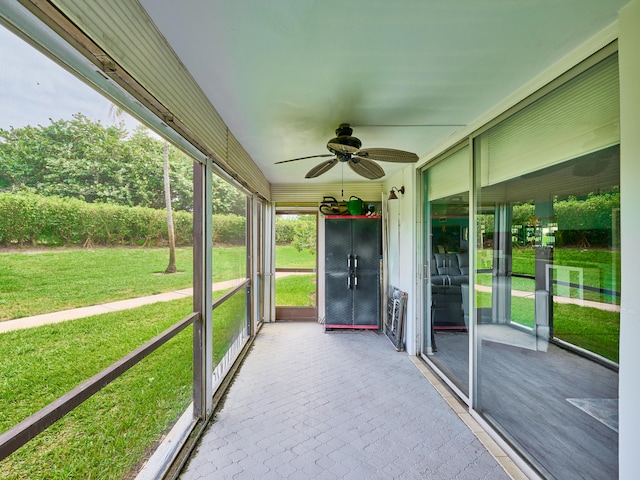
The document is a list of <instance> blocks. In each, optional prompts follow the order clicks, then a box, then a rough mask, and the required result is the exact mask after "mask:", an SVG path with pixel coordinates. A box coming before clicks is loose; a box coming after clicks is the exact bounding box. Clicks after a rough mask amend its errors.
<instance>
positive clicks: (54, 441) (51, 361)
mask: <svg viewBox="0 0 640 480" xmlns="http://www.w3.org/2000/svg"><path fill="white" fill-rule="evenodd" d="M190 312H191V300H190V299H188V298H186V299H181V300H176V301H173V302H166V303H161V304H154V305H147V306H144V307H139V308H136V309H132V310H126V311H122V312H114V313H108V314H104V315H98V316H95V317H89V318H83V319H78V320H73V321H69V322H63V323H58V324H52V325H45V326H42V327H38V328H31V329H27V330H16V331H12V332H8V333H4V334H1V335H0V358H1V359H2V362H1V363H0V379H1V380H0V430H1V431H5V430H6V429H8V428H11V427H12V426H13V425H15V424H17V423H18V422H20V421H21V420H23V419H24V418H26V417H27V416H29V415H31V414H33V413H35V412H36V411H38V410H39V409H40V408H41V407H43V406H45V405H46V404H48V403H49V402H51V401H52V400H54V399H56V398H57V397H59V396H61V395H63V394H64V393H66V392H67V391H69V390H71V389H72V388H74V387H76V386H77V385H78V384H80V383H82V382H83V381H84V380H86V379H87V378H89V377H91V376H92V375H94V374H96V373H98V372H99V371H101V370H102V369H104V368H106V367H107V366H109V365H110V364H111V363H113V362H114V361H116V360H118V359H119V358H121V357H123V356H124V355H126V354H127V353H129V352H130V351H132V350H134V349H136V348H137V347H139V346H140V345H142V344H143V343H145V342H146V341H148V340H149V339H151V338H153V337H154V336H155V335H157V334H158V333H160V332H161V331H163V330H164V329H166V328H167V327H169V326H170V325H172V324H174V323H175V322H177V321H179V320H180V319H182V318H184V316H186V315H187V314H189V313H190ZM192 336H193V335H192V329H191V328H188V329H186V330H185V331H183V332H181V333H180V334H178V335H177V336H176V337H174V338H173V339H172V340H170V341H169V342H168V343H166V344H165V345H163V346H162V347H160V349H158V350H157V351H155V352H154V353H152V354H151V355H150V356H148V357H147V358H146V359H145V360H143V361H142V362H140V363H139V364H137V365H136V366H134V367H133V368H132V369H131V370H129V371H128V372H127V373H125V374H124V375H123V376H121V377H120V378H118V379H117V380H115V381H114V382H113V383H111V384H110V385H109V386H107V387H106V388H105V389H103V390H101V391H100V392H98V393H97V394H95V395H94V396H93V397H91V398H90V399H89V400H87V401H86V402H84V403H83V404H82V405H80V406H79V407H78V408H77V409H75V410H74V411H73V412H71V413H70V414H69V415H67V416H66V417H64V418H62V419H61V420H59V421H58V422H56V423H55V424H54V425H53V426H52V427H50V428H49V429H47V430H46V431H45V432H43V433H42V434H41V435H38V436H37V437H36V438H35V439H34V440H32V441H31V442H29V443H27V444H26V445H24V446H23V447H22V448H20V449H18V450H17V451H16V452H14V453H13V454H12V455H10V456H9V457H8V458H7V459H5V460H4V461H3V462H2V463H0V478H3V479H16V480H17V479H27V478H47V479H61V480H62V479H85V478H126V477H127V475H128V474H129V472H130V470H131V469H132V468H133V467H134V466H135V465H136V464H137V463H138V462H139V461H140V460H141V459H142V458H144V456H145V452H146V451H147V450H148V449H150V448H151V447H152V446H153V444H154V442H156V441H157V440H158V439H159V438H160V437H161V436H162V434H163V433H164V432H166V430H167V429H168V428H169V427H170V426H171V425H172V423H173V422H175V420H177V418H178V417H179V416H180V415H181V414H182V412H184V410H185V409H186V407H187V406H188V405H189V403H190V402H191V390H192V387H191V385H192V376H193V373H192V372H193V359H192V346H193V340H192Z"/></svg>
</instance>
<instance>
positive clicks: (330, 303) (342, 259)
mask: <svg viewBox="0 0 640 480" xmlns="http://www.w3.org/2000/svg"><path fill="white" fill-rule="evenodd" d="M350 255H351V221H350V220H346V219H342V218H340V219H336V218H328V219H326V220H325V292H326V296H325V323H327V324H332V325H353V290H352V289H350V288H349V282H350V280H351V279H350V278H349V263H348V262H349V256H350Z"/></svg>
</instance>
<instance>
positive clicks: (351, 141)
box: [327, 123, 362, 158]
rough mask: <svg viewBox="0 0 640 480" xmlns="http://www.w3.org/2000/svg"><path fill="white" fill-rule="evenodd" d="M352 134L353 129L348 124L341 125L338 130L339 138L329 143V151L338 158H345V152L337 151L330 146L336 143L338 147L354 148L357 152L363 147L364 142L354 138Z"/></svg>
mask: <svg viewBox="0 0 640 480" xmlns="http://www.w3.org/2000/svg"><path fill="white" fill-rule="evenodd" d="M352 133H353V129H352V128H351V126H350V125H349V124H348V123H341V124H340V125H339V126H338V128H337V129H336V135H337V137H335V138H332V139H331V140H329V141H328V142H327V149H328V150H329V151H330V152H332V153H333V154H335V155H337V156H338V157H343V156H345V154H344V152H339V151H336V150H335V149H333V148H331V147H330V146H329V145H330V144H332V143H334V144H338V145H347V146H349V147H353V148H354V149H356V150H359V149H360V147H361V146H362V142H361V141H360V139H359V138H356V137H352V136H351V134H352ZM347 158H348V157H347Z"/></svg>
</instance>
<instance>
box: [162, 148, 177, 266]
mask: <svg viewBox="0 0 640 480" xmlns="http://www.w3.org/2000/svg"><path fill="white" fill-rule="evenodd" d="M163 147H164V148H163V149H162V152H163V157H164V200H165V203H166V207H167V237H168V239H169V265H168V266H167V269H166V270H165V271H164V273H176V272H177V271H178V269H177V268H176V235H175V231H174V229H173V212H172V209H171V182H170V181H169V142H167V141H166V140H165V141H164V146H163Z"/></svg>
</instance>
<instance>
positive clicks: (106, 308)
mask: <svg viewBox="0 0 640 480" xmlns="http://www.w3.org/2000/svg"><path fill="white" fill-rule="evenodd" d="M289 275H308V273H307V272H278V273H276V278H281V277H287V276H289ZM239 281H241V280H238V279H236V280H227V281H224V282H217V283H214V284H213V291H214V292H216V291H220V290H226V289H228V288H232V287H234V286H235V285H237V284H238V282H239ZM192 295H193V288H185V289H183V290H176V291H173V292H166V293H159V294H157V295H149V296H146V297H138V298H130V299H128V300H120V301H117V302H110V303H103V304H101V305H92V306H90V307H81V308H72V309H70V310H61V311H59V312H51V313H43V314H41V315H34V316H32V317H24V318H16V319H14V320H6V321H4V322H0V333H4V332H10V331H12V330H20V329H22V328H31V327H39V326H41V325H47V324H49V323H59V322H64V321H67V320H76V319H78V318H84V317H91V316H93V315H100V314H102V313H109V312H117V311H120V310H128V309H130V308H136V307H141V306H143V305H149V304H151V303H158V302H170V301H172V300H178V299H180V298H184V297H190V296H192Z"/></svg>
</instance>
